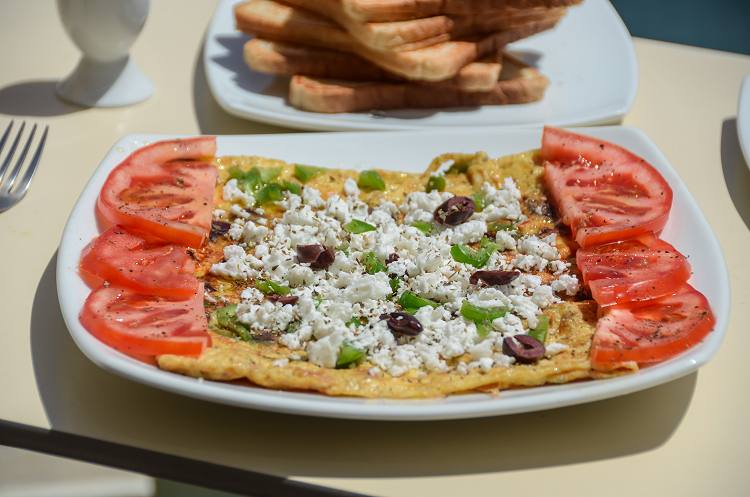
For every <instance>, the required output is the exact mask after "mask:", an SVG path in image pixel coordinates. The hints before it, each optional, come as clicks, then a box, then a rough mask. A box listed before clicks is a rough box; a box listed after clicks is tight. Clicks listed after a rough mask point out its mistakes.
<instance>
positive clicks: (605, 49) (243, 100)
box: [203, 0, 638, 131]
mask: <svg viewBox="0 0 750 497" xmlns="http://www.w3.org/2000/svg"><path fill="white" fill-rule="evenodd" d="M238 1H239V0H222V1H221V2H220V3H219V6H218V7H217V9H216V12H215V13H214V17H213V19H212V21H211V24H210V26H209V27H208V33H207V35H206V41H205V46H204V49H203V62H204V65H205V68H206V78H207V79H208V85H209V87H210V88H211V93H213V95H214V97H215V98H216V100H217V101H218V102H219V105H221V106H222V107H223V108H224V109H225V110H226V111H227V112H229V113H230V114H234V115H236V116H239V117H245V118H248V119H252V120H255V121H261V122H266V123H271V124H278V125H281V126H288V127H292V128H299V129H312V130H323V131H350V130H389V129H390V130H394V129H424V128H436V127H446V126H456V127H459V126H460V127H465V126H514V125H515V126H518V125H524V126H539V125H541V124H553V125H558V126H574V125H591V124H612V123H616V122H619V121H620V120H621V119H622V117H623V116H624V115H625V113H626V112H627V111H628V110H629V109H630V106H631V105H632V103H633V99H634V98H635V93H636V89H637V87H638V66H637V64H636V60H635V52H634V50H633V42H632V40H631V38H630V34H629V33H628V30H627V28H625V25H624V24H623V23H622V20H621V19H620V17H619V16H618V15H617V12H616V11H615V9H614V8H613V7H612V5H611V4H610V3H609V1H608V0H585V1H584V2H583V3H582V4H581V5H579V6H576V7H573V8H571V9H570V11H569V12H568V15H567V16H566V17H565V18H564V19H563V20H562V21H561V22H560V24H559V25H558V26H557V27H556V28H555V29H553V30H552V31H549V32H546V33H541V34H538V35H536V36H533V37H531V38H529V39H526V40H521V41H519V42H517V43H514V44H512V45H510V47H509V52H511V53H512V54H514V55H516V56H518V57H520V58H521V59H523V60H525V61H526V62H528V63H530V64H532V65H534V66H536V67H538V68H539V70H540V71H541V72H542V74H544V75H545V76H547V77H548V78H549V79H550V81H551V84H550V87H549V88H548V89H547V94H546V95H545V97H544V99H543V100H542V101H540V102H535V103H531V104H523V105H506V106H485V107H478V108H456V109H445V110H440V109H433V110H430V109H428V110H399V111H388V112H377V113H356V114H318V113H314V112H305V111H301V110H297V109H295V108H294V107H292V106H290V105H289V104H288V103H287V101H286V95H287V82H286V79H284V78H275V77H273V76H268V75H266V74H261V73H257V72H254V71H251V70H250V69H249V68H248V67H247V66H246V65H245V63H244V61H243V59H242V47H243V45H244V44H245V42H246V41H247V40H248V39H249V38H248V37H247V36H246V35H244V34H242V33H240V32H238V31H237V30H236V29H235V26H234V16H233V12H232V7H233V5H234V4H236V3H238Z"/></svg>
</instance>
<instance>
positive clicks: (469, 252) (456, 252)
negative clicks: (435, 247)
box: [451, 238, 499, 268]
mask: <svg viewBox="0 0 750 497" xmlns="http://www.w3.org/2000/svg"><path fill="white" fill-rule="evenodd" d="M498 248H499V246H498V244H497V243H495V242H493V241H491V240H490V239H488V238H482V241H481V242H480V244H479V250H474V249H472V248H471V247H468V246H466V245H461V244H458V245H453V246H452V247H451V256H452V257H453V260H454V261H456V262H461V263H463V264H469V265H471V266H474V267H476V268H482V267H484V266H486V265H487V262H489V260H490V257H492V254H494V253H495V252H497V250H498Z"/></svg>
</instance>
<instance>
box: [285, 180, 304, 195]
mask: <svg viewBox="0 0 750 497" xmlns="http://www.w3.org/2000/svg"><path fill="white" fill-rule="evenodd" d="M281 189H282V190H286V191H288V192H292V193H294V194H295V195H302V187H301V186H300V185H298V184H297V183H292V182H291V181H282V182H281Z"/></svg>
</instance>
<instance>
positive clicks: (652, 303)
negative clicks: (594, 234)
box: [591, 284, 715, 370]
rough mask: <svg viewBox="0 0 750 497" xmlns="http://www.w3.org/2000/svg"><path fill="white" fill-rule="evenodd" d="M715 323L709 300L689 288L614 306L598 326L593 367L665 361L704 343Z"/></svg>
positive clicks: (592, 358)
mask: <svg viewBox="0 0 750 497" xmlns="http://www.w3.org/2000/svg"><path fill="white" fill-rule="evenodd" d="M714 323H715V319H714V315H713V313H712V312H711V308H710V307H709V305H708V302H707V301H706V298H705V297H704V296H703V294H701V293H700V292H698V291H697V290H695V289H694V288H693V287H691V286H690V285H688V284H685V285H683V286H682V287H681V288H680V289H679V290H678V291H677V293H675V294H674V295H669V296H667V297H661V298H658V299H655V300H649V301H646V302H640V303H637V304H624V305H616V306H612V307H609V308H607V309H606V310H605V311H604V314H603V315H602V316H601V317H600V318H599V321H598V322H597V324H596V332H595V333H594V340H593V343H592V345H591V364H592V366H594V368H596V369H602V370H608V369H613V368H616V367H617V366H618V364H620V363H622V362H626V361H635V362H637V363H639V364H647V363H652V362H659V361H664V360H666V359H669V358H670V357H673V356H675V355H677V354H679V353H680V352H683V351H685V350H687V349H689V348H690V347H692V346H693V345H695V344H697V343H698V342H700V341H701V340H702V339H703V338H704V337H705V336H706V335H707V334H708V332H709V331H711V329H712V328H713V327H714Z"/></svg>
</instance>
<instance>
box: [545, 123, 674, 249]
mask: <svg viewBox="0 0 750 497" xmlns="http://www.w3.org/2000/svg"><path fill="white" fill-rule="evenodd" d="M542 158H543V159H544V160H545V161H546V162H545V166H544V178H545V182H546V185H547V188H548V189H549V191H550V194H551V197H552V200H553V201H554V202H555V204H556V206H557V208H558V210H559V212H560V214H561V216H562V221H563V222H564V223H565V224H567V225H568V226H570V228H571V230H572V231H573V236H574V237H575V240H576V242H578V244H579V245H581V246H582V247H589V246H592V245H597V244H601V243H607V242H612V241H616V240H624V239H626V238H631V237H634V236H638V235H641V234H643V233H649V232H651V233H659V232H660V231H661V230H662V228H663V227H664V225H665V224H666V222H667V218H668V217H669V209H670V208H671V206H672V189H671V188H670V187H669V185H668V184H667V182H666V181H665V180H664V178H663V177H662V176H661V174H659V172H658V171H657V170H656V169H654V168H653V167H652V166H651V165H650V164H649V163H648V162H646V161H645V160H644V159H642V158H640V157H638V156H637V155H635V154H633V153H631V152H630V151H628V150H626V149H624V148H622V147H620V146H618V145H615V144H612V143H609V142H606V141H602V140H598V139H596V138H591V137H588V136H583V135H578V134H575V133H570V132H568V131H565V130H562V129H557V128H550V127H546V128H544V135H543V136H542Z"/></svg>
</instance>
